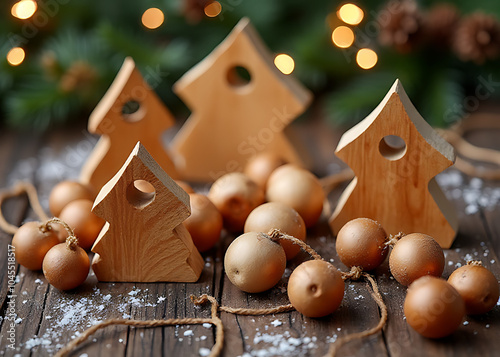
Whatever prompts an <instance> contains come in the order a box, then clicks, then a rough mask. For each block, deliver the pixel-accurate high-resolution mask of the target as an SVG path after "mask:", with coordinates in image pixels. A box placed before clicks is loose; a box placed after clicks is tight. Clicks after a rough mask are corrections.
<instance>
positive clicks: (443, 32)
mask: <svg viewBox="0 0 500 357" xmlns="http://www.w3.org/2000/svg"><path fill="white" fill-rule="evenodd" d="M459 20H460V14H459V13H458V10H457V8H456V6H455V5H453V4H448V3H443V4H438V5H436V6H434V7H433V8H432V9H431V10H430V11H429V13H428V15H427V19H426V20H425V28H426V30H427V31H426V32H427V37H428V39H429V40H430V41H431V42H432V43H433V44H434V45H436V47H438V48H443V47H446V48H448V47H450V46H451V45H452V42H453V36H454V34H455V31H456V29H457V24H458V22H459Z"/></svg>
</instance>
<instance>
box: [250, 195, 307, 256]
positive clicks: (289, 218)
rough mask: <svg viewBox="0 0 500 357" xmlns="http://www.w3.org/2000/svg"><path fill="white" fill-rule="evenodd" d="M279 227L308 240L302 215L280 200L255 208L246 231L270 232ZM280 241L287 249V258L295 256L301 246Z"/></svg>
mask: <svg viewBox="0 0 500 357" xmlns="http://www.w3.org/2000/svg"><path fill="white" fill-rule="evenodd" d="M273 228H275V229H279V230H280V231H281V232H282V233H284V234H288V235H291V236H293V237H295V238H297V239H300V240H301V241H304V242H305V241H306V235H307V234H306V224H305V223H304V220H303V219H302V217H301V216H300V215H299V214H298V213H297V211H296V210H294V209H293V208H292V207H290V206H288V205H286V204H284V203H280V202H268V203H264V204H263V205H260V206H258V207H257V208H255V209H254V210H253V211H252V212H250V214H249V215H248V217H247V220H246V221H245V227H244V232H245V233H248V232H264V233H265V232H269V231H270V230H271V229H273ZM279 243H280V244H281V246H282V247H283V249H284V250H285V254H286V259H287V260H290V259H292V258H294V257H295V256H296V255H297V254H298V253H299V251H300V247H299V246H298V245H296V244H293V243H292V242H290V241H288V240H280V241H279Z"/></svg>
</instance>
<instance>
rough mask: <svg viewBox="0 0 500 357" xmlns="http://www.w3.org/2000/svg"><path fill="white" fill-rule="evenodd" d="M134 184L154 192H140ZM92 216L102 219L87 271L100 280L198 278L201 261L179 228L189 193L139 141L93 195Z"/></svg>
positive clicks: (185, 210) (184, 217)
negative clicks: (162, 167)
mask: <svg viewBox="0 0 500 357" xmlns="http://www.w3.org/2000/svg"><path fill="white" fill-rule="evenodd" d="M138 180H144V181H146V182H148V183H149V184H151V185H152V186H153V188H154V191H153V192H146V190H140V189H139V188H138V187H137V186H136V184H135V181H138ZM140 182H141V181H140ZM92 212H94V213H95V214H96V215H98V216H99V217H101V218H103V219H105V220H106V221H107V223H106V224H105V226H104V228H103V229H102V231H101V233H100V234H99V237H98V238H97V240H96V242H95V243H94V246H93V247H92V251H93V252H94V253H96V255H95V256H94V259H93V261H92V269H93V270H94V273H95V275H96V277H97V278H98V279H99V280H100V281H131V282H158V281H175V282H194V281H196V280H198V278H199V277H200V274H201V271H202V270H203V265H204V263H203V259H202V258H201V255H200V253H199V252H198V250H197V249H196V247H195V246H194V244H193V240H192V239H191V236H190V235H189V232H188V231H187V230H186V228H185V227H184V225H183V224H182V222H183V221H184V220H185V219H186V218H187V217H189V215H190V214H191V212H190V206H189V195H188V194H187V193H186V192H184V191H183V190H182V189H181V188H180V187H179V186H178V185H177V184H176V183H175V181H174V180H172V179H171V178H170V177H169V176H168V175H167V174H166V173H165V172H164V171H163V170H162V169H161V167H160V166H159V165H158V164H157V163H156V162H155V161H154V159H153V158H152V157H151V155H150V154H149V153H148V152H147V151H146V149H145V148H144V146H142V144H141V143H140V142H139V143H137V145H136V146H135V148H134V150H133V151H132V153H131V154H130V156H129V158H128V159H127V161H126V162H125V164H124V165H123V167H122V168H121V169H120V171H118V173H117V174H116V175H115V176H114V177H113V178H112V179H111V180H110V181H109V182H108V183H107V184H106V185H105V186H104V187H103V188H102V190H101V191H100V192H99V195H98V196H97V198H96V201H95V203H94V207H93V209H92Z"/></svg>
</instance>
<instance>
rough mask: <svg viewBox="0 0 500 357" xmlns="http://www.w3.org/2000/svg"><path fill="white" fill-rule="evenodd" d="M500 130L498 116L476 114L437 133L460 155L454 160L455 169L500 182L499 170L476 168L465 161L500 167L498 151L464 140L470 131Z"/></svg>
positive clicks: (499, 152) (499, 153)
mask: <svg viewBox="0 0 500 357" xmlns="http://www.w3.org/2000/svg"><path fill="white" fill-rule="evenodd" d="M488 129H490V130H491V129H500V120H499V118H498V115H488V114H477V115H474V117H472V118H471V119H468V120H462V121H461V122H459V123H457V124H456V125H454V126H452V127H450V128H449V129H438V133H439V134H440V135H441V136H442V137H443V138H444V139H445V140H446V141H448V142H449V143H450V144H451V145H452V146H453V147H454V148H455V150H456V152H457V153H458V154H459V155H460V156H457V158H456V160H455V167H456V168H457V170H460V171H462V172H463V173H465V174H467V175H469V176H474V177H479V178H482V179H486V180H500V169H487V168H483V167H477V166H475V165H473V164H471V163H470V162H468V161H466V160H465V158H467V159H469V160H475V161H480V162H485V163H489V164H493V165H497V166H498V165H500V151H498V150H493V149H488V148H483V147H479V146H476V145H473V144H471V143H469V142H468V141H467V140H465V139H464V135H465V134H466V133H467V132H468V131H472V130H488Z"/></svg>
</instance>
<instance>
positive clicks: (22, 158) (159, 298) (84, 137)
mask: <svg viewBox="0 0 500 357" xmlns="http://www.w3.org/2000/svg"><path fill="white" fill-rule="evenodd" d="M289 134H291V136H292V137H293V138H294V140H295V142H296V143H297V144H298V145H299V146H300V147H302V148H307V150H308V152H310V153H312V155H311V157H312V164H313V167H314V170H315V172H316V173H317V174H318V175H321V176H323V175H326V174H327V173H332V172H336V171H339V170H340V168H341V167H342V164H341V163H340V162H339V161H338V160H336V159H335V157H334V154H333V152H334V150H335V147H336V144H337V142H338V139H339V137H340V134H341V132H340V131H339V130H335V129H332V128H329V127H327V126H326V124H324V123H323V122H322V121H320V120H312V121H310V122H307V123H305V122H303V123H298V124H296V125H294V127H293V130H292V131H291V132H290V133H289ZM499 134H500V133H499V132H498V131H496V132H495V131H488V132H472V133H471V134H470V135H469V137H468V138H469V139H470V140H471V141H472V142H475V143H477V144H480V145H482V146H485V145H486V146H489V147H492V148H496V149H500V142H499V141H498V137H499ZM170 135H171V133H170ZM95 142H96V138H95V137H93V136H90V135H89V134H87V133H86V131H85V130H84V128H83V126H81V127H78V128H73V129H65V130H60V131H52V132H50V133H48V134H45V135H33V134H32V135H29V134H16V133H12V132H9V131H5V130H4V131H3V132H2V133H1V134H0V187H8V186H10V185H12V184H13V183H14V182H15V181H16V180H21V179H22V180H29V181H31V182H33V183H35V185H36V186H37V188H38V190H39V194H40V197H41V201H42V204H43V205H44V206H45V207H47V196H48V193H49V192H50V189H51V188H52V187H53V186H54V185H55V184H56V183H57V182H59V181H61V180H64V179H76V178H77V177H78V172H79V169H80V167H81V166H82V164H83V162H84V160H85V158H86V157H87V156H88V154H89V152H90V150H91V149H92V147H93V145H94V143H95ZM438 181H439V183H440V184H441V186H442V187H443V189H444V191H445V192H446V194H447V196H448V197H449V198H450V199H451V200H452V202H453V204H454V205H455V207H456V209H457V210H458V212H459V217H460V230H459V234H458V237H457V239H456V241H455V243H454V244H453V246H452V248H451V249H449V250H446V252H445V254H446V268H445V272H444V277H448V276H449V274H450V273H451V272H452V271H453V270H454V269H455V268H456V267H458V266H460V265H463V264H465V263H466V261H467V260H470V259H478V260H482V261H483V263H484V265H485V266H486V267H488V268H490V269H491V270H492V271H493V273H494V274H495V275H496V277H497V278H500V264H499V263H498V258H497V257H498V256H500V220H499V218H500V206H499V202H500V185H499V183H498V182H488V181H484V180H480V179H478V178H471V177H467V176H465V175H463V174H461V173H459V172H458V171H456V170H454V169H453V168H451V169H449V170H447V171H446V172H444V173H442V174H440V175H439V176H438ZM206 188H207V187H206V186H200V187H198V189H199V190H205V189H206ZM341 188H342V187H340V188H338V189H336V190H335V191H334V192H332V194H331V195H330V202H331V205H332V206H334V205H335V203H336V200H337V198H338V195H339V193H340V192H341ZM3 212H4V214H5V216H6V217H7V219H8V220H9V221H10V222H13V223H15V224H20V223H21V222H23V221H25V220H33V219H36V217H35V216H34V213H33V211H32V210H31V209H29V208H28V204H27V200H26V199H24V198H18V199H12V200H9V201H8V202H7V203H6V204H5V205H4V207H3ZM326 219H327V217H326V216H325V217H323V218H322V220H321V222H320V223H319V224H318V225H317V226H316V227H314V228H313V229H310V230H309V232H308V242H309V244H310V245H311V246H312V247H314V248H315V249H317V251H318V252H319V253H320V254H321V255H322V256H323V257H325V258H327V259H329V260H330V261H332V262H333V264H334V265H336V266H337V267H338V268H340V269H342V270H346V268H345V267H344V266H343V265H342V264H341V263H340V261H339V259H338V257H337V255H336V253H335V238H334V237H333V236H332V234H331V232H330V230H329V227H328V225H327V222H326ZM233 238H234V237H233V236H229V235H223V237H222V239H221V241H220V243H219V244H218V245H217V246H216V247H215V248H214V249H212V250H211V251H209V252H208V253H207V254H204V255H203V256H204V258H205V262H206V264H205V269H204V271H203V273H202V275H201V278H200V280H199V281H198V282H197V283H194V284H179V283H177V284H166V283H162V284H144V283H143V284H128V283H127V284H122V283H115V284H113V283H98V282H97V281H96V279H95V277H94V276H93V275H92V274H91V275H90V276H89V278H88V279H87V281H86V283H85V285H84V286H82V287H80V288H78V289H77V290H76V291H71V292H60V291H58V290H56V289H54V288H52V287H51V286H49V285H48V284H47V282H46V280H45V279H44V277H43V275H42V273H41V272H32V271H28V270H26V269H25V268H24V267H20V266H17V267H16V277H15V285H14V286H13V291H9V290H8V289H9V281H8V270H7V259H8V244H9V243H10V240H11V236H10V235H8V234H5V233H3V232H2V233H0V246H1V248H0V275H1V276H0V305H1V307H2V309H1V318H0V327H1V332H0V355H6V356H14V355H16V356H27V355H37V356H38V355H41V356H45V355H52V354H54V353H55V352H56V351H57V350H59V349H60V348H61V347H62V346H63V345H65V344H66V343H67V342H69V341H70V340H71V339H72V338H74V337H75V336H78V334H79V333H81V332H82V331H83V330H85V329H86V328H87V327H89V326H91V325H92V324H95V323H96V322H98V321H102V320H105V319H108V318H113V317H118V318H133V319H141V320H144V319H166V318H184V317H209V316H210V312H209V308H208V307H201V308H200V307H195V306H193V304H192V303H191V302H190V300H189V296H190V295H191V294H194V295H200V294H203V293H207V294H211V295H214V296H215V297H217V299H219V301H220V303H221V304H224V305H229V306H233V307H250V308H257V307H271V306H275V305H278V304H283V303H287V297H286V281H287V276H288V275H289V274H290V271H291V270H292V269H293V268H294V267H295V266H296V265H297V264H298V263H300V262H301V261H302V260H304V259H307V256H305V255H299V256H298V257H297V258H296V259H295V260H294V261H293V262H291V263H290V264H289V267H288V269H287V274H285V275H286V277H284V278H283V280H282V282H281V283H280V284H279V285H278V286H277V287H276V288H274V289H272V290H271V291H269V292H265V293H261V294H246V293H243V292H241V291H239V290H238V289H237V288H235V287H234V286H233V285H232V284H231V283H230V282H229V280H228V279H227V277H226V276H225V274H224V270H223V264H222V261H223V257H224V251H225V248H226V247H227V246H228V244H229V243H230V242H231V240H232V239H233ZM375 276H376V279H377V281H378V283H379V285H380V290H381V292H382V295H383V298H384V300H385V302H386V304H387V306H388V309H389V320H388V323H387V325H386V327H385V328H384V330H383V332H381V333H378V334H376V335H374V336H372V337H369V338H366V339H363V340H360V341H354V342H351V343H348V344H347V345H345V346H343V347H342V348H341V349H340V351H339V353H338V355H339V356H354V355H356V356H405V357H406V356H467V357H469V356H495V355H499V354H500V338H499V337H500V306H499V305H500V302H499V303H498V304H497V306H496V307H495V308H494V309H493V311H491V312H490V313H488V314H485V315H482V316H477V317H467V319H466V320H465V321H464V323H463V325H462V326H461V327H460V328H459V330H458V331H457V332H456V333H454V334H453V335H452V336H450V337H448V338H444V339H440V340H430V339H426V338H423V337H421V336H420V335H418V334H417V333H416V332H414V331H413V330H412V329H411V328H409V327H408V325H407V324H406V322H405V319H404V315H403V311H402V304H403V301H404V296H405V291H406V288H405V287H403V286H401V285H399V284H398V283H397V282H396V281H395V280H393V279H392V278H391V277H390V274H389V272H388V267H387V264H385V265H383V266H382V267H380V268H379V269H377V270H376V271H375ZM12 302H13V303H12ZM9 303H11V304H10V305H9ZM13 313H15V315H13ZM221 318H222V321H223V323H224V326H225V329H224V332H225V342H224V350H223V356H261V357H264V356H282V355H286V356H322V355H323V354H325V353H326V351H327V350H328V344H329V342H332V341H335V340H336V339H337V338H338V337H340V336H345V335H347V334H350V333H352V332H357V331H361V330H364V329H367V328H369V327H372V326H375V325H376V323H377V322H378V319H379V309H378V307H377V305H376V303H375V302H374V301H373V299H372V298H371V296H370V293H369V289H368V287H367V285H366V283H365V282H350V283H349V284H347V285H346V295H345V298H344V300H343V303H342V305H341V306H340V308H339V309H338V310H337V311H336V312H335V313H334V314H332V315H330V316H328V317H326V318H322V319H309V318H305V317H303V316H302V315H301V314H300V313H298V312H295V311H294V312H290V313H282V314H276V315H270V316H256V317H252V316H250V317H245V316H236V315H231V314H227V313H221ZM12 320H13V321H14V323H15V328H13V329H12V327H10V322H11V321H12ZM9 336H14V338H15V341H14V346H15V349H11V348H9V346H8V345H10V344H11V343H12V342H11V341H9V340H8V337H9ZM214 336H215V330H214V328H213V327H211V326H204V325H188V326H176V327H163V328H151V329H142V328H127V327H124V326H116V327H108V328H106V329H104V330H100V331H99V332H97V333H96V334H95V335H93V336H92V337H91V338H90V339H89V340H87V341H86V342H85V343H84V344H83V345H82V346H81V347H79V348H78V349H77V350H75V351H74V353H73V355H74V356H97V355H99V356H110V355H115V356H118V355H126V356H138V355H152V356H160V355H170V356H205V355H208V353H209V350H210V348H211V347H212V346H213V344H214V338H215V337H214Z"/></svg>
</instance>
